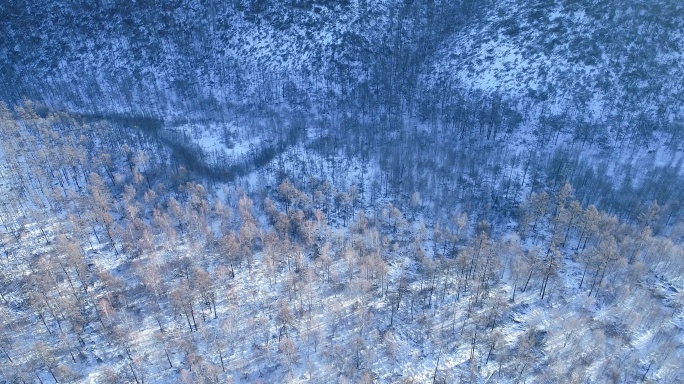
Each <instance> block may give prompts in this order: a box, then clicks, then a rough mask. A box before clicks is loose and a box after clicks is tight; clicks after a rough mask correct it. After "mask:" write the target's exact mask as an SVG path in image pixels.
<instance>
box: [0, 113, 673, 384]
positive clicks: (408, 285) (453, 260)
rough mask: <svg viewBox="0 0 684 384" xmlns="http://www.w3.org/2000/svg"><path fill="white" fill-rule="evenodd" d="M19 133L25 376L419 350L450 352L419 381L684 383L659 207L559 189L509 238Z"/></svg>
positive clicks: (141, 146) (164, 159) (142, 142)
mask: <svg viewBox="0 0 684 384" xmlns="http://www.w3.org/2000/svg"><path fill="white" fill-rule="evenodd" d="M0 124H1V125H2V130H1V131H0V132H1V134H2V145H3V147H2V156H3V161H4V164H5V166H4V167H3V169H2V171H3V178H2V181H3V185H2V189H3V196H5V197H4V198H3V200H2V203H3V207H2V208H3V211H2V214H1V215H0V217H2V223H1V225H2V227H1V228H2V233H1V234H2V251H3V253H4V255H2V260H3V267H2V269H1V271H0V272H1V274H0V288H1V289H0V293H1V294H2V295H1V296H0V300H1V302H0V310H2V312H3V316H2V324H1V325H2V329H1V330H0V375H2V380H3V381H8V382H19V383H21V382H24V383H30V382H44V383H48V382H60V383H61V382H74V381H79V380H85V378H86V376H87V375H92V376H89V380H92V379H94V380H95V381H98V382H120V381H121V380H125V381H127V382H133V383H137V384H142V383H145V382H154V381H160V380H167V381H168V380H171V381H181V382H208V383H219V382H226V381H230V380H234V381H250V382H253V381H260V380H261V381H264V382H268V381H271V380H276V381H285V380H288V379H289V378H295V376H294V375H304V376H303V377H304V378H305V379H310V380H312V381H319V382H324V381H330V380H335V379H338V378H339V380H342V381H345V380H346V381H348V382H373V381H376V380H378V379H379V378H384V379H383V380H385V381H402V380H403V381H405V382H411V380H413V379H412V378H411V377H410V376H408V375H405V371H404V370H405V368H406V367H405V366H404V365H402V364H403V363H405V362H406V361H407V360H406V359H407V356H408V355H410V354H412V353H416V354H418V355H416V357H414V358H412V359H416V360H413V361H412V363H413V364H415V363H416V361H418V358H421V359H422V358H428V357H429V358H432V359H434V361H435V363H436V364H435V365H434V367H433V368H431V370H430V372H429V374H425V375H423V376H420V378H419V377H416V378H415V380H416V381H424V380H425V379H426V378H428V379H429V380H432V381H433V382H453V381H479V380H484V379H491V380H500V381H510V382H518V381H523V380H524V379H526V378H528V377H530V376H534V377H537V378H539V379H540V380H542V381H548V380H552V379H553V378H558V377H569V378H571V379H572V380H575V381H581V380H584V379H590V380H593V381H617V382H621V381H622V382H630V381H638V380H665V381H668V378H670V379H672V380H675V379H676V378H677V377H681V374H682V372H681V367H677V361H678V360H679V359H681V357H682V356H681V355H682V352H681V343H682V340H681V332H680V331H679V329H678V328H677V326H676V325H675V324H676V323H675V322H674V321H675V319H677V318H679V317H681V316H682V310H683V308H682V306H681V300H682V298H681V295H680V294H678V293H677V292H673V291H672V290H670V285H669V284H672V282H673V281H676V280H677V279H678V278H679V277H680V276H682V274H683V273H684V265H683V264H682V260H684V258H683V257H682V256H684V248H683V246H682V240H683V237H684V230H682V225H681V224H679V225H672V224H673V223H670V224H669V226H670V228H671V229H670V230H669V231H668V233H669V234H670V235H669V236H668V237H665V236H662V235H654V234H653V225H655V224H656V223H661V222H662V220H663V218H662V216H663V210H662V207H661V206H659V205H658V203H656V202H653V203H652V204H651V205H650V207H649V209H647V210H644V211H642V212H641V213H640V215H639V219H638V223H637V224H630V223H626V222H624V221H623V220H621V219H620V218H618V217H617V216H615V215H611V214H608V213H606V212H602V211H599V210H598V209H596V207H594V206H592V205H587V204H584V203H582V202H581V201H580V200H578V198H577V196H576V195H575V191H574V190H573V188H572V187H571V186H570V185H569V184H567V183H563V184H560V183H559V184H558V185H557V186H556V188H553V189H548V190H542V189H539V190H534V191H533V192H531V193H530V194H529V195H527V196H523V194H522V193H519V195H520V196H519V197H518V199H519V203H520V208H519V212H518V213H517V214H516V216H515V217H516V219H517V226H516V227H515V228H508V229H503V228H502V225H503V224H502V221H500V220H498V217H497V216H496V215H494V214H492V213H491V211H487V210H485V209H483V207H482V206H477V209H476V210H472V211H465V210H463V211H460V212H459V211H458V210H450V209H449V208H448V207H446V208H443V209H446V210H447V211H448V212H446V213H444V214H442V215H436V214H434V213H433V212H437V211H438V208H437V207H434V208H432V209H428V208H427V207H429V205H430V203H431V198H429V197H428V196H426V195H424V194H421V193H418V192H415V191H414V192H413V193H411V195H410V198H409V199H408V200H409V203H408V204H406V206H404V204H403V203H402V200H401V199H400V198H397V199H396V200H395V199H393V198H392V197H393V196H394V194H395V193H396V191H393V190H391V189H389V190H388V189H387V188H388V187H383V186H379V190H378V191H377V196H376V197H375V198H374V199H371V198H370V197H369V196H372V193H371V192H372V191H368V190H365V189H364V188H361V186H360V185H356V183H349V184H348V185H347V186H346V187H341V185H342V184H343V182H341V181H340V180H347V178H346V176H344V175H345V173H344V172H341V173H340V174H338V175H337V177H338V178H339V179H338V180H336V181H333V180H332V179H331V180H328V179H327V178H321V179H319V178H315V177H311V178H308V179H306V180H299V179H288V178H279V176H282V175H283V174H287V172H285V173H280V172H278V171H277V170H272V171H268V170H266V171H264V172H265V173H264V177H265V178H267V179H272V180H274V181H275V182H276V185H275V187H274V188H273V189H272V190H271V191H270V192H268V191H266V190H265V189H261V186H255V187H254V188H255V189H254V190H252V191H249V190H241V189H240V188H236V187H234V186H227V187H224V188H219V189H215V188H208V187H206V186H205V185H206V184H205V182H204V181H202V179H201V178H198V177H197V176H195V175H193V174H191V173H189V172H187V171H186V170H185V169H184V168H182V167H181V166H179V165H177V164H176V165H175V166H174V164H173V161H172V160H171V159H170V158H169V157H168V156H169V155H168V153H167V152H166V151H165V149H164V148H159V147H158V146H156V145H154V143H153V142H148V141H146V139H145V138H144V137H143V136H139V135H137V134H136V133H135V131H126V130H120V131H117V130H112V129H111V127H106V126H101V125H98V124H96V123H92V124H87V125H83V124H82V123H79V122H78V121H74V120H70V119H69V116H68V115H60V116H55V115H52V114H47V115H46V116H44V117H41V116H40V115H38V114H36V112H35V111H34V110H33V108H32V106H31V104H30V103H27V104H24V105H22V106H20V107H15V108H14V109H13V110H10V109H8V108H3V110H2V113H1V114H0ZM289 166H290V165H286V164H283V167H289ZM342 168H344V167H340V169H342ZM269 172H271V174H269ZM346 182H347V183H348V180H347V181H346ZM371 188H372V187H371ZM383 188H385V189H384V190H383ZM364 191H365V192H364ZM246 192H249V193H246ZM499 192H501V190H499ZM494 209H495V208H492V211H493V210H494ZM488 217H491V218H492V220H488ZM530 308H533V309H534V310H533V311H531V310H530ZM532 312H539V313H542V314H543V315H540V314H535V313H532ZM644 335H645V336H644ZM643 351H651V352H652V353H651V354H650V355H648V356H646V357H645V356H644V355H643V353H642V352H643ZM421 354H422V355H421ZM432 369H434V370H432ZM426 375H427V376H426ZM421 378H422V379H421Z"/></svg>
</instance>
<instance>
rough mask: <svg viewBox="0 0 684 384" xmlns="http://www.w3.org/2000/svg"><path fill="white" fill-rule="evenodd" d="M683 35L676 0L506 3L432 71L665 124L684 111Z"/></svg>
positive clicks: (553, 103)
mask: <svg viewBox="0 0 684 384" xmlns="http://www.w3.org/2000/svg"><path fill="white" fill-rule="evenodd" d="M683 36H684V6H683V5H682V4H680V3H678V2H675V1H663V0H660V1H648V2H643V1H623V2H595V1H560V2H559V1H545V0H535V1H515V0H509V1H502V2H497V4H496V6H495V7H492V8H490V9H489V11H488V13H487V16H486V20H484V21H478V22H475V23H472V24H471V25H470V26H469V27H468V28H466V29H464V30H462V31H458V32H456V33H455V34H454V35H452V36H451V37H449V38H447V39H445V41H444V42H443V43H442V44H441V48H440V50H439V51H438V52H437V53H436V54H435V56H434V58H433V60H432V63H431V64H430V65H428V66H427V68H426V69H425V74H424V77H425V81H426V83H427V84H428V86H431V87H435V86H437V85H438V84H442V83H446V84H449V85H450V86H452V87H453V88H454V89H458V88H462V89H466V90H468V89H470V90H480V91H483V92H485V93H489V94H492V93H499V94H501V95H503V97H505V98H506V99H509V100H514V102H518V103H521V104H522V103H524V102H525V100H526V99H531V100H532V101H533V102H535V103H536V104H541V105H542V107H541V108H543V109H545V110H547V111H550V112H551V113H552V114H554V115H560V114H563V113H565V114H568V115H570V116H573V117H574V118H577V119H588V120H591V121H601V122H606V123H608V124H610V125H611V126H613V128H617V129H625V127H624V126H622V127H620V125H621V124H622V125H630V124H635V123H637V122H639V121H640V120H639V119H640V118H641V119H642V120H641V124H644V123H645V121H646V120H649V119H650V120H651V121H652V124H653V125H656V126H659V127H663V126H667V125H668V124H679V121H680V120H681V118H682V116H683V114H684V111H683V110H682V106H681V103H679V102H678V100H682V98H683V97H684V93H683V92H684V87H683V86H682V79H684V64H683V60H682V58H683V57H682V52H684V46H682V41H683V40H682V37H683ZM644 117H646V119H644ZM615 119H618V120H619V122H617V123H616V122H615V121H613V120H615ZM616 125H617V127H616ZM644 129H646V128H644Z"/></svg>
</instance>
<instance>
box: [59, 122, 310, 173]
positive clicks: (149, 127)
mask: <svg viewBox="0 0 684 384" xmlns="http://www.w3.org/2000/svg"><path fill="white" fill-rule="evenodd" d="M72 115H75V116H76V117H78V118H80V119H82V120H83V121H84V122H96V121H108V122H110V123H112V124H114V125H119V126H122V127H128V128H133V129H137V130H139V131H140V132H142V133H144V134H147V135H149V136H151V137H152V138H153V139H155V140H157V141H158V142H160V143H162V144H163V145H165V146H166V147H168V148H169V149H170V150H171V155H172V157H173V158H174V159H175V160H177V161H178V162H179V163H180V164H182V165H183V166H184V167H185V168H186V169H187V170H188V171H191V172H193V173H195V174H198V175H200V176H202V177H206V178H209V179H211V180H214V181H228V182H230V181H234V180H235V178H237V177H239V176H244V175H247V174H248V173H250V172H251V171H253V170H255V169H258V168H259V167H262V166H264V165H265V164H267V163H268V162H270V161H271V160H273V159H274V158H275V157H276V156H277V155H278V154H279V153H282V152H283V151H285V149H287V147H288V146H290V145H292V141H297V139H298V138H297V137H293V138H292V139H291V140H290V141H284V140H282V141H278V142H276V143H274V144H271V145H268V146H265V147H263V148H261V149H260V150H259V151H258V152H257V153H256V154H255V155H253V156H250V157H249V158H245V159H244V160H243V161H240V162H237V163H234V164H228V165H208V164H207V163H206V162H205V159H204V158H203V154H202V152H201V151H198V150H197V149H195V148H192V146H189V145H186V144H183V143H181V142H179V141H178V140H174V139H173V138H171V137H169V136H167V135H164V134H162V128H163V127H164V120H162V119H159V118H155V117H146V116H127V115H120V114H72Z"/></svg>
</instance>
